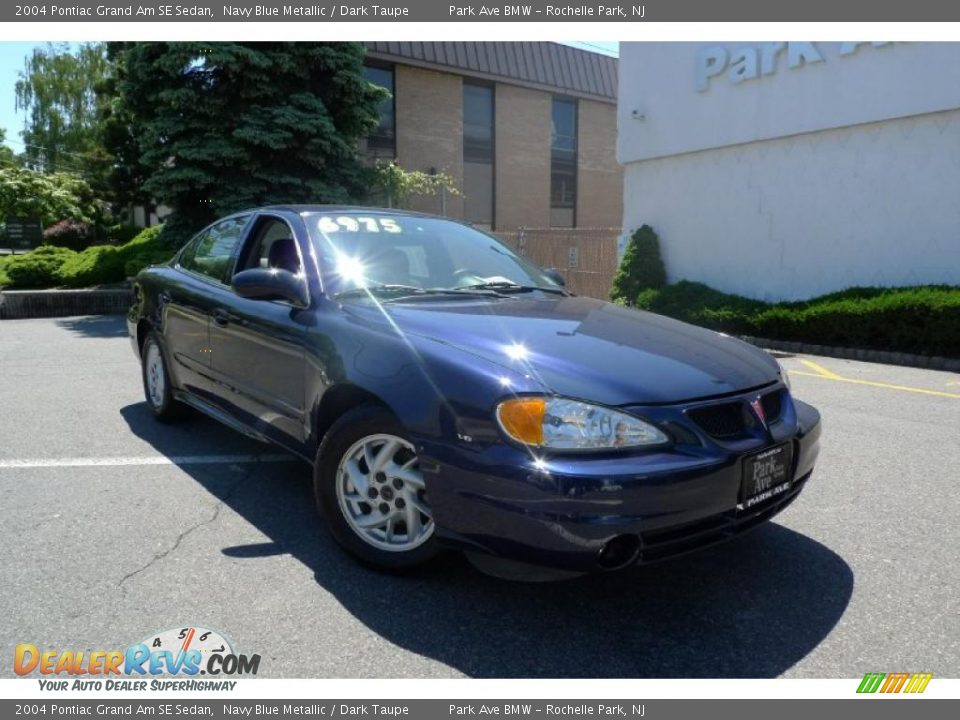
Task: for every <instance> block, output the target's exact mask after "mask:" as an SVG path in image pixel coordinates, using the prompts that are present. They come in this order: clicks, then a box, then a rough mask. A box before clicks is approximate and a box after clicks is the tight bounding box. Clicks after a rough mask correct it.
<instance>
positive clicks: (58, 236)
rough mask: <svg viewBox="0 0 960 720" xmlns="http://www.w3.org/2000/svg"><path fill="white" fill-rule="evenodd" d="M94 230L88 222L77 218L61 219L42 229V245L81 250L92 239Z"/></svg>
mask: <svg viewBox="0 0 960 720" xmlns="http://www.w3.org/2000/svg"><path fill="white" fill-rule="evenodd" d="M94 237H95V234H94V231H93V227H91V226H90V225H89V224H88V223H85V222H80V221H79V220H61V221H60V222H58V223H56V224H54V225H51V226H50V227H48V228H47V229H46V230H44V231H43V243H44V245H56V246H57V247H65V248H70V249H71V250H83V249H84V248H86V247H88V246H89V245H90V243H92V242H93V241H94Z"/></svg>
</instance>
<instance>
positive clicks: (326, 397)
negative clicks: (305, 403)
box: [314, 385, 387, 445]
mask: <svg viewBox="0 0 960 720" xmlns="http://www.w3.org/2000/svg"><path fill="white" fill-rule="evenodd" d="M361 405H379V406H380V407H383V408H386V407H387V404H386V403H385V402H383V400H381V399H380V398H378V397H377V396H376V395H374V394H373V393H371V392H368V391H367V390H364V389H363V388H360V387H357V386H356V385H335V386H334V387H332V388H330V389H329V390H327V391H326V392H324V393H323V397H322V398H321V399H320V407H319V408H317V422H316V425H315V427H314V433H315V437H316V443H317V445H319V444H320V441H321V440H322V439H323V436H324V435H326V433H327V430H329V429H330V427H331V426H332V425H333V424H334V423H335V422H336V421H337V420H338V419H339V418H340V417H341V416H342V415H343V414H344V413H348V412H350V411H351V410H353V409H354V408H358V407H360V406H361Z"/></svg>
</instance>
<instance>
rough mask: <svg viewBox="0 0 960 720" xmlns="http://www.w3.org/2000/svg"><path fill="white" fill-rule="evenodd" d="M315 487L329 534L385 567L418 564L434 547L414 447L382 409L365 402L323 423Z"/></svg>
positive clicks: (363, 558)
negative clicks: (328, 425) (324, 430)
mask: <svg viewBox="0 0 960 720" xmlns="http://www.w3.org/2000/svg"><path fill="white" fill-rule="evenodd" d="M313 477H314V494H315V497H316V501H317V506H318V507H319V509H320V513H321V514H322V515H323V517H324V519H325V520H326V523H327V527H328V528H329V529H330V532H331V534H332V535H333V538H334V539H335V540H336V541H337V543H338V544H339V545H340V546H341V547H343V548H344V549H345V550H346V551H347V552H348V553H350V554H351V555H353V556H354V557H355V558H357V559H359V560H360V561H362V562H364V563H366V564H368V565H372V566H374V567H376V568H379V569H382V570H404V569H407V568H411V567H415V566H417V565H421V564H423V563H425V562H427V561H428V560H430V559H431V558H433V557H434V556H435V555H436V554H437V552H438V549H439V548H438V546H437V540H436V537H435V533H434V530H435V526H434V522H433V515H432V512H431V510H430V505H429V501H428V499H427V495H426V487H425V483H424V479H423V474H422V473H421V472H420V469H419V458H418V457H417V454H416V450H415V448H414V446H413V444H412V443H411V442H410V440H409V439H408V438H407V437H406V433H405V432H404V430H403V427H402V426H401V425H400V423H399V422H398V421H397V420H396V418H394V417H393V415H391V414H390V413H389V412H388V411H387V410H385V409H383V408H380V407H376V406H363V407H360V408H357V409H355V410H351V411H350V412H348V413H346V414H345V415H343V416H342V417H341V418H340V419H339V420H337V422H336V423H334V425H333V427H331V428H330V430H329V431H327V433H326V435H325V436H324V439H323V442H322V443H321V444H320V449H319V451H318V452H317V461H316V463H314V471H313Z"/></svg>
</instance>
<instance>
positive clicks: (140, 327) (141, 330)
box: [137, 320, 153, 350]
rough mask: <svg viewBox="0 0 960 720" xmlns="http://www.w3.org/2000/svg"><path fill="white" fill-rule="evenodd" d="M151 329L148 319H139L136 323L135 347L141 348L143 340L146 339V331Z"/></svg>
mask: <svg viewBox="0 0 960 720" xmlns="http://www.w3.org/2000/svg"><path fill="white" fill-rule="evenodd" d="M152 329H153V326H151V325H150V321H149V320H141V321H140V322H138V323H137V347H138V348H139V349H140V350H143V341H144V340H146V339H147V333H148V332H150V330H152Z"/></svg>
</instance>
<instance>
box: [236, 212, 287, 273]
mask: <svg viewBox="0 0 960 720" xmlns="http://www.w3.org/2000/svg"><path fill="white" fill-rule="evenodd" d="M254 268H263V269H269V268H273V269H277V270H286V271H287V272H291V273H293V274H294V275H299V274H301V273H302V272H303V263H302V262H301V260H300V252H299V250H298V249H297V241H296V239H295V238H294V235H293V229H292V228H291V227H290V226H289V225H288V224H287V223H286V222H285V221H284V220H281V219H280V218H277V217H270V216H264V217H260V218H259V219H258V220H257V225H256V227H254V229H253V232H251V233H250V240H249V241H248V243H247V247H246V248H245V249H244V251H243V253H242V254H241V256H240V262H239V263H237V272H239V271H241V270H251V269H254Z"/></svg>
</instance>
